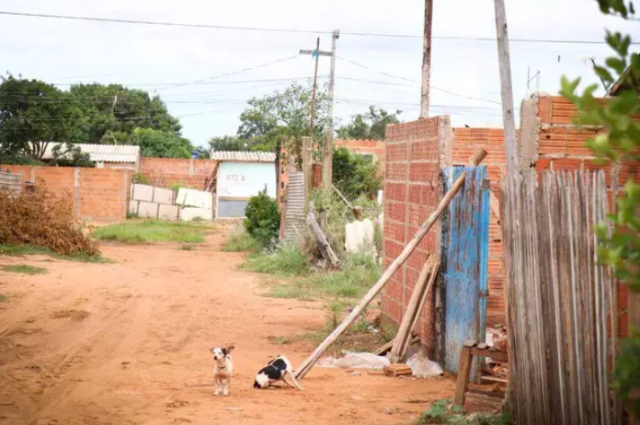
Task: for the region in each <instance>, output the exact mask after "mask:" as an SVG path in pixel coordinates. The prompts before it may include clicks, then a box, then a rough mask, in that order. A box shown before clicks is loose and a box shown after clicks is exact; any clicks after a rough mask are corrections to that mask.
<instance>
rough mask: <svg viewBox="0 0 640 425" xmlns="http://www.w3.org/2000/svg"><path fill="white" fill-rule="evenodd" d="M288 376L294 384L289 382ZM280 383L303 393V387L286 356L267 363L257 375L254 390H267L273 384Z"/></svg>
mask: <svg viewBox="0 0 640 425" xmlns="http://www.w3.org/2000/svg"><path fill="white" fill-rule="evenodd" d="M287 376H289V377H290V378H291V380H292V381H293V384H291V383H290V382H289V381H288V380H287ZM278 381H283V382H284V383H285V384H287V385H289V386H290V387H293V388H297V389H299V390H301V391H302V387H301V386H300V384H298V381H297V380H296V376H295V374H294V373H293V369H292V368H291V362H289V359H287V358H286V357H285V356H277V357H276V358H275V359H273V360H271V361H270V362H269V363H267V366H266V367H264V368H262V369H261V370H260V372H258V374H257V375H256V380H255V382H254V383H253V388H258V389H262V390H263V389H265V388H268V387H269V386H270V385H271V384H274V383H276V382H278Z"/></svg>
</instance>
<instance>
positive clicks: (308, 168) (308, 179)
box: [301, 137, 313, 211]
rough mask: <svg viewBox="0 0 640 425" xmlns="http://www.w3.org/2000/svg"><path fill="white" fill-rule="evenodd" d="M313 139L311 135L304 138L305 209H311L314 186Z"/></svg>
mask: <svg viewBox="0 0 640 425" xmlns="http://www.w3.org/2000/svg"><path fill="white" fill-rule="evenodd" d="M312 145H313V139H312V138H311V137H303V138H302V158H301V159H302V173H303V174H304V210H305V211H309V200H310V199H311V188H312V187H313V163H312V162H313V158H312V155H311V147H312Z"/></svg>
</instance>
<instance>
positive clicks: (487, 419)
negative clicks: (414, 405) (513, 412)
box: [416, 399, 514, 425]
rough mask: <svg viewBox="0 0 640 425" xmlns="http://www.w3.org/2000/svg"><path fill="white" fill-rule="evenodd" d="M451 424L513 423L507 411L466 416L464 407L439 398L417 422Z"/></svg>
mask: <svg viewBox="0 0 640 425" xmlns="http://www.w3.org/2000/svg"><path fill="white" fill-rule="evenodd" d="M426 424H449V425H513V424H514V422H513V421H512V420H511V418H510V416H509V415H508V414H507V413H498V414H471V415H468V416H465V412H464V409H463V408H462V407H461V406H458V405H453V406H452V405H451V400H450V399H446V400H438V401H435V402H433V403H431V406H429V410H426V411H425V412H423V413H422V415H421V416H420V419H418V421H417V422H416V425H426Z"/></svg>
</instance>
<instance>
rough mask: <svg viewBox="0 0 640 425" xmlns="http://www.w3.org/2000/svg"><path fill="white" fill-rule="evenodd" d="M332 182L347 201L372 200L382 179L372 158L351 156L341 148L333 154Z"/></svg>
mask: <svg viewBox="0 0 640 425" xmlns="http://www.w3.org/2000/svg"><path fill="white" fill-rule="evenodd" d="M333 181H334V182H335V185H336V187H337V188H338V189H339V190H340V192H342V194H343V195H344V196H346V197H347V199H355V198H358V197H359V196H362V195H364V196H367V197H369V198H373V197H375V196H377V194H378V190H379V189H380V187H381V186H382V177H381V176H380V173H379V172H378V165H377V164H376V163H374V162H373V158H370V157H365V156H363V155H357V154H352V153H351V152H349V151H348V150H347V148H344V147H341V148H338V149H336V150H334V152H333Z"/></svg>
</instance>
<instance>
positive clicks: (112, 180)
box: [1, 165, 133, 222]
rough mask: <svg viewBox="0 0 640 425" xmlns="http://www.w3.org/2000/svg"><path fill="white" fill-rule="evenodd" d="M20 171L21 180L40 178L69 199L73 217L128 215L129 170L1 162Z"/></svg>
mask: <svg viewBox="0 0 640 425" xmlns="http://www.w3.org/2000/svg"><path fill="white" fill-rule="evenodd" d="M1 167H2V170H4V171H6V170H9V171H10V172H12V173H14V174H21V175H22V182H23V183H24V182H26V181H32V182H37V181H38V180H39V179H42V180H43V181H44V183H45V185H46V187H47V189H48V190H50V191H51V192H52V193H54V194H56V195H58V196H66V197H69V198H71V199H72V201H73V208H74V212H75V215H76V217H78V218H80V219H83V220H90V221H107V222H108V221H118V220H123V219H125V218H126V216H127V204H128V202H129V188H130V187H131V179H132V176H133V173H132V172H131V171H129V170H118V169H108V168H83V167H75V168H74V167H31V166H24V165H2V166H1Z"/></svg>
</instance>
